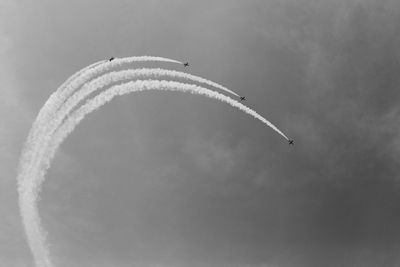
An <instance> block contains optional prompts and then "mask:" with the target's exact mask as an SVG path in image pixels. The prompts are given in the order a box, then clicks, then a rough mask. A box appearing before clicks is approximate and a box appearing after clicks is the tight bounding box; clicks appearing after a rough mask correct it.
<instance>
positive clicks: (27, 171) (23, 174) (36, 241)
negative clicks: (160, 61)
mask: <svg viewBox="0 0 400 267" xmlns="http://www.w3.org/2000/svg"><path fill="white" fill-rule="evenodd" d="M111 63H112V62H111ZM122 73H125V74H128V73H129V72H123V71H122ZM108 75H110V74H108ZM103 76H105V77H106V76H107V75H103ZM156 76H157V75H156ZM105 77H103V78H105ZM84 90H89V89H84V88H82V89H81V90H80V91H78V92H77V93H75V95H77V96H78V95H79V92H81V91H84ZM144 90H166V91H180V92H190V93H193V94H199V95H203V96H206V97H209V98H213V99H217V100H220V101H222V102H225V103H228V104H230V105H231V106H233V107H236V108H238V109H240V110H242V111H244V112H245V113H247V114H249V115H251V116H253V117H254V118H256V119H258V120H260V121H261V122H263V123H265V124H266V125H268V126H269V127H271V128H272V129H274V130H275V131H277V132H278V133H279V134H280V135H282V136H283V137H284V138H286V139H288V138H287V137H286V136H285V135H284V134H283V133H282V132H281V131H280V130H279V129H278V128H276V127H275V126H274V125H273V124H272V123H270V122H269V121H268V120H266V119H265V118H263V117H262V116H261V115H259V114H258V113H256V112H255V111H253V110H251V109H250V108H248V107H246V106H244V105H243V104H241V103H239V102H237V101H235V100H233V99H231V98H229V97H227V96H225V95H223V94H220V93H218V92H214V91H212V90H209V89H206V88H204V87H201V86H197V85H193V84H186V83H180V82H175V81H160V80H137V81H130V82H126V83H124V84H120V85H114V86H112V87H111V88H109V89H108V90H106V91H104V92H102V93H100V94H98V95H97V96H95V97H93V98H92V99H89V100H87V101H86V103H85V104H83V105H82V106H81V107H79V108H78V109H76V110H75V111H74V112H72V114H71V115H70V116H68V118H67V119H66V120H65V121H64V122H62V119H61V120H56V121H53V122H51V121H49V120H50V119H51V118H50V116H49V117H46V118H47V120H45V121H44V122H43V125H41V126H42V127H43V128H42V129H48V130H50V129H51V128H53V127H58V126H59V124H61V126H59V127H58V128H57V130H56V132H54V133H53V134H50V133H47V132H46V131H44V130H42V131H40V132H39V134H40V136H36V137H37V138H38V139H36V141H39V140H40V142H38V143H40V144H37V143H33V144H32V143H31V144H28V146H27V150H28V152H29V153H31V154H32V153H33V154H34V155H36V157H30V158H29V157H28V158H25V157H24V155H22V157H21V164H20V169H19V175H18V186H19V188H18V189H19V204H20V208H21V216H22V219H23V224H24V227H25V232H26V235H27V239H28V243H29V246H30V248H31V251H32V254H33V256H34V259H35V263H36V266H37V267H52V266H53V264H52V263H51V260H50V253H49V248H48V245H47V238H46V232H45V231H44V229H43V227H42V226H41V220H40V216H39V213H38V207H37V200H38V197H39V193H40V190H41V184H42V183H43V181H44V177H45V174H46V172H47V169H48V168H49V166H50V163H51V161H52V159H53V157H54V155H55V153H56V151H57V148H58V147H59V146H60V144H61V143H62V141H63V140H64V139H65V138H66V137H67V136H68V134H69V133H71V132H72V131H73V130H74V128H75V127H76V126H77V125H78V124H79V123H80V122H81V121H82V120H83V118H84V117H85V116H86V115H87V114H89V113H90V112H92V111H94V110H95V109H97V108H99V107H101V106H102V105H104V104H105V103H107V102H108V101H110V100H112V99H113V98H114V97H115V96H117V95H124V94H127V93H130V92H137V91H144ZM80 97H82V98H80ZM84 97H86V95H85V94H82V95H79V97H77V98H76V100H78V103H79V101H80V100H81V99H83V98H84ZM71 98H72V97H71ZM68 101H69V100H67V102H66V103H63V102H61V103H59V105H63V106H62V107H61V109H60V111H61V110H63V109H64V108H65V107H66V106H68V104H67V103H69V102H68ZM70 103H72V102H70ZM53 108H55V109H56V108H57V106H53ZM56 116H60V117H61V118H62V117H63V116H64V114H63V113H60V114H57V115H56ZM56 122H57V123H56ZM32 130H33V129H32ZM32 130H31V131H32ZM30 149H33V151H32V150H30ZM29 150H30V151H29Z"/></svg>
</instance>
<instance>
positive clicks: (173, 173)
mask: <svg viewBox="0 0 400 267" xmlns="http://www.w3.org/2000/svg"><path fill="white" fill-rule="evenodd" d="M145 54H146V55H158V56H164V57H169V58H174V59H178V60H182V61H186V60H187V61H189V62H190V64H191V65H190V67H189V68H186V69H184V70H185V71H188V72H190V73H192V74H195V75H199V76H202V77H205V78H208V79H210V80H213V81H216V82H219V83H221V84H223V85H225V86H227V87H228V88H230V89H232V90H235V91H237V92H238V93H239V94H241V95H245V96H246V98H247V101H246V102H245V104H247V105H248V106H249V107H251V108H253V109H255V110H256V111H257V112H259V113H260V114H262V115H264V116H265V117H266V118H267V119H269V120H271V121H272V122H273V123H275V124H276V125H277V126H278V127H279V128H280V129H281V130H283V131H284V132H285V133H286V134H287V135H288V136H290V137H292V138H294V139H295V142H296V145H295V146H294V147H289V146H288V145H287V142H285V141H284V140H283V139H282V138H281V137H280V136H279V135H277V134H276V133H275V132H273V131H272V130H271V129H269V128H267V127H265V126H264V125H263V124H261V123H260V122H258V121H256V120H254V119H252V118H251V117H249V116H248V115H245V114H243V113H241V112H239V111H238V110H236V109H233V108H232V107H230V106H228V105H226V104H221V103H220V102H217V101H213V100H210V99H206V98H204V97H200V96H192V95H186V94H182V93H161V92H147V93H138V94H131V95H127V96H124V97H120V98H116V99H115V100H113V101H112V102H110V103H109V104H107V105H106V106H104V107H103V108H102V109H100V110H99V111H97V112H95V113H93V114H91V115H89V116H88V117H87V119H86V120H85V121H84V122H83V123H82V124H81V125H79V127H77V129H76V130H75V131H74V133H72V134H71V135H70V136H69V138H68V139H67V140H66V141H65V142H64V143H63V145H62V146H61V149H60V150H59V151H58V153H57V155H56V158H55V160H54V162H53V165H52V167H51V169H50V171H49V173H48V175H47V180H46V182H45V183H44V187H43V192H42V194H41V197H42V199H41V200H40V202H39V208H40V214H41V216H42V219H43V224H44V226H45V228H46V230H47V231H48V232H49V241H50V243H51V252H52V255H53V258H54V261H55V263H56V266H57V267H58V266H60V267H71V266H74V267H92V266H93V267H94V266H96V267H97V266H100V267H120V266H121V267H128V266H129V267H131V266H135V267H184V266H191V267H214V266H216V267H219V266H221V267H228V266H229V267H242V266H244V267H303V266H304V267H314V266H315V267H319V266H325V267H330V266H332V267H333V266H335V267H336V266H344V267H347V266H349V267H350V266H352V267H353V266H360V267H361V266H363V267H369V266H371V267H375V266H385V267H388V266H400V256H399V255H400V228H399V225H400V201H399V200H400V161H399V153H400V135H399V130H400V129H399V128H400V124H399V119H400V105H399V103H400V75H399V73H400V2H399V1H398V0H375V1H373V0H371V1H370V0H365V1H362V0H357V1H356V0H319V1H318V0H258V1H256V0H254V1H245V0H241V1H239V0H225V1H215V0H213V1H194V0H193V1H188V0H180V1H179V0H170V1H162V0H146V1H128V0H126V1H122V0H118V1H98V0H90V1H79V0H73V1H59V0H57V1H56V0H51V1H50V0H41V1H12V0H0V58H1V60H0V82H1V86H0V118H1V119H0V267H3V266H7V267H13V266H15V267H33V261H32V256H31V253H30V251H29V249H28V246H27V244H26V241H25V237H24V232H23V229H22V225H21V220H20V216H19V212H18V205H17V193H16V167H17V164H18V158H19V155H20V152H21V148H22V146H23V143H24V140H25V138H26V137H27V134H28V132H29V129H30V126H31V125H32V122H33V121H34V118H35V117H36V115H37V113H38V112H39V110H40V107H41V106H42V105H43V104H44V103H45V101H46V100H47V98H48V97H49V95H50V94H51V93H52V92H53V91H54V90H56V88H57V87H58V86H59V85H60V84H61V83H62V82H63V81H65V80H66V79H67V78H68V77H69V76H70V75H72V74H73V73H74V72H76V71H77V70H79V69H80V68H83V67H85V66H87V65H89V64H91V63H93V62H95V61H98V60H101V59H106V58H109V57H111V56H115V57H124V56H135V55H145ZM146 66H147V65H146ZM151 66H161V67H168V68H171V67H172V68H175V69H177V70H183V68H182V67H180V66H171V65H154V64H153V65H151Z"/></svg>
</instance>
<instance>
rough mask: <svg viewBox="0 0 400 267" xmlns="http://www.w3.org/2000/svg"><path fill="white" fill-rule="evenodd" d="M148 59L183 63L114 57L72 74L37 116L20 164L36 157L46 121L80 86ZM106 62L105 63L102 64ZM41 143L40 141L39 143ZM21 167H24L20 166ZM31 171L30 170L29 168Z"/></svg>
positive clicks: (141, 57)
mask: <svg viewBox="0 0 400 267" xmlns="http://www.w3.org/2000/svg"><path fill="white" fill-rule="evenodd" d="M146 61H154V62H165V63H175V64H183V63H182V62H180V61H177V60H174V59H169V58H164V57H154V56H136V57H126V58H121V59H118V58H117V59H114V60H113V61H111V62H108V61H104V60H103V61H99V62H96V63H93V64H91V65H89V66H87V67H85V68H84V69H82V70H80V71H78V72H77V73H75V74H74V75H72V76H71V77H70V78H69V79H67V81H65V82H64V83H63V84H62V85H61V86H60V87H59V88H58V89H57V91H56V92H54V93H53V94H52V95H51V96H50V98H49V99H48V100H47V101H46V103H45V105H44V106H43V107H42V109H41V110H40V111H39V115H38V116H37V118H36V120H35V122H34V123H33V126H32V128H31V131H30V133H29V135H28V138H27V141H26V144H25V146H24V149H23V152H22V157H21V160H20V166H21V165H23V164H25V162H30V159H31V158H34V157H35V154H33V152H34V151H36V149H32V147H33V146H34V145H35V143H36V144H38V142H37V141H36V139H37V136H39V135H40V131H46V127H42V125H43V124H44V121H45V120H46V119H47V118H48V117H49V116H53V115H54V113H55V111H56V110H57V109H58V108H59V107H60V106H61V104H62V103H63V102H65V100H66V99H67V98H68V97H69V96H70V95H71V94H72V93H73V92H74V91H76V90H77V89H78V88H80V87H81V86H82V85H83V84H85V83H86V82H88V81H89V80H90V79H92V78H93V77H95V76H96V75H100V74H101V73H104V72H106V71H109V70H110V69H112V68H115V67H118V66H123V65H124V64H130V63H134V62H146ZM102 63H104V64H102ZM39 144H40V143H39ZM19 169H23V168H21V167H19ZM27 171H29V170H27Z"/></svg>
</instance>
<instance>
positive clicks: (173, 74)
mask: <svg viewBox="0 0 400 267" xmlns="http://www.w3.org/2000/svg"><path fill="white" fill-rule="evenodd" d="M162 76H165V77H168V78H181V79H186V80H189V81H193V82H199V83H204V84H206V85H210V86H216V87H217V88H218V89H221V90H224V91H227V92H229V93H231V92H232V91H231V90H229V89H225V87H223V86H221V85H219V84H217V83H214V82H212V81H209V80H207V79H204V78H201V77H198V76H195V75H191V74H187V73H184V72H179V71H171V70H165V69H159V68H156V69H146V68H143V69H137V70H136V69H129V70H122V71H116V72H109V73H107V74H104V75H102V76H100V77H97V78H95V79H93V80H91V81H90V82H88V83H86V84H85V85H83V86H82V88H81V90H79V91H77V92H76V93H75V94H74V95H72V96H71V97H70V98H69V99H68V100H67V101H66V102H65V104H64V105H63V106H62V107H61V108H60V109H59V110H58V112H57V114H56V115H55V116H54V119H53V121H52V122H50V126H48V127H47V130H46V131H47V132H48V133H50V134H51V133H52V131H54V130H55V127H57V126H58V125H59V124H60V123H61V121H62V120H64V119H65V117H66V116H67V115H68V114H69V112H70V111H71V110H72V109H74V108H75V107H76V106H77V105H78V104H79V102H80V101H82V100H83V99H84V98H86V97H87V96H88V95H90V94H91V93H93V92H95V91H97V90H100V89H101V88H105V87H108V86H109V85H110V84H112V83H116V82H121V81H124V80H133V79H137V78H138V77H145V78H148V77H153V78H159V77H162ZM232 93H233V94H234V95H236V94H235V93H234V92H232Z"/></svg>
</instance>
